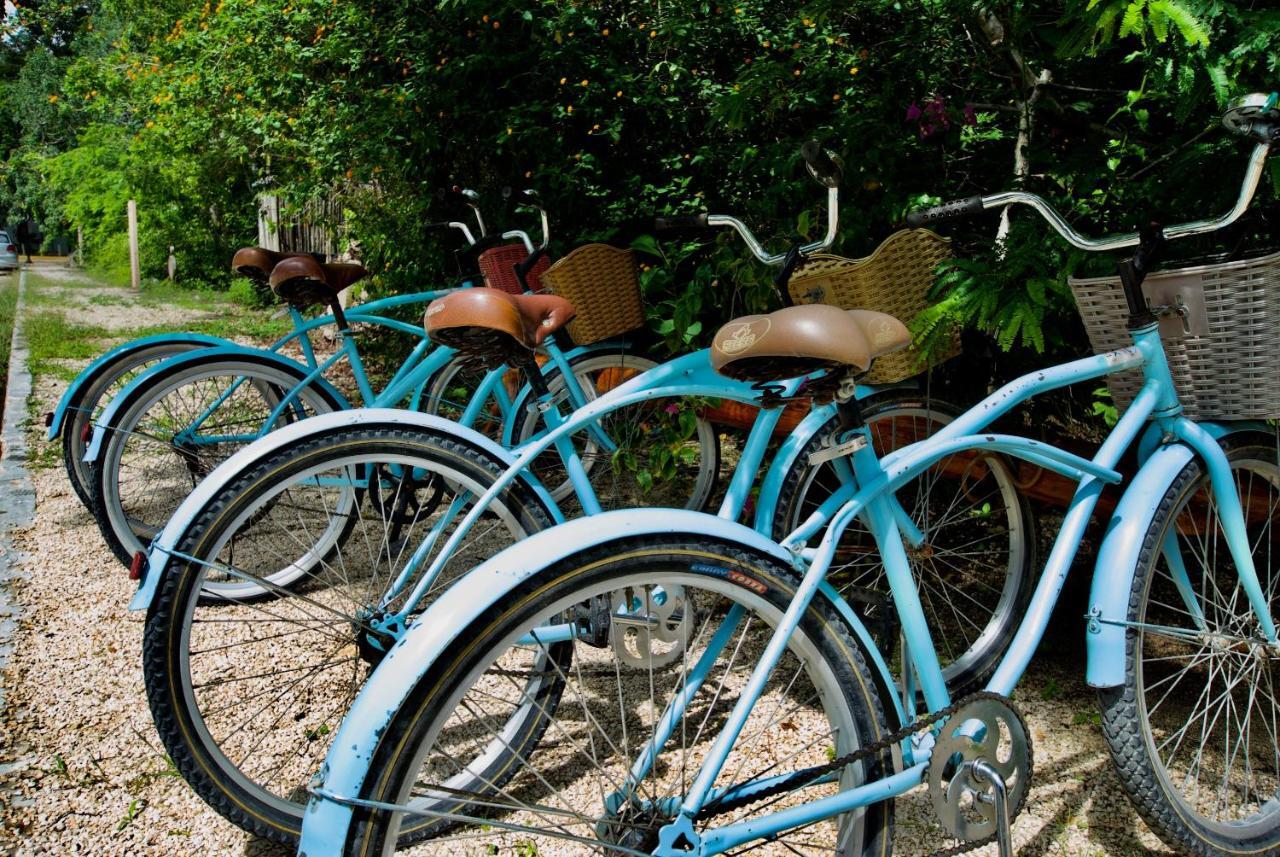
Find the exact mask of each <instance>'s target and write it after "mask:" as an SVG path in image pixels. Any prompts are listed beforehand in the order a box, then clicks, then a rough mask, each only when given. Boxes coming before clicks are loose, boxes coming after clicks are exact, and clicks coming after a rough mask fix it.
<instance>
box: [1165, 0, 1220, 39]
mask: <svg viewBox="0 0 1280 857" xmlns="http://www.w3.org/2000/svg"><path fill="white" fill-rule="evenodd" d="M1160 3H1161V5H1163V6H1164V11H1165V14H1166V15H1168V16H1169V20H1170V21H1173V24H1174V26H1175V27H1177V28H1178V32H1179V33H1181V34H1182V38H1184V39H1185V40H1186V42H1187V44H1188V45H1189V46H1191V47H1197V46H1198V47H1202V48H1207V47H1209V29H1208V28H1207V27H1206V26H1205V25H1204V24H1202V23H1200V19H1199V18H1197V17H1196V16H1195V13H1193V12H1192V11H1191V10H1190V9H1188V8H1187V7H1186V6H1184V5H1183V3H1182V0H1160Z"/></svg>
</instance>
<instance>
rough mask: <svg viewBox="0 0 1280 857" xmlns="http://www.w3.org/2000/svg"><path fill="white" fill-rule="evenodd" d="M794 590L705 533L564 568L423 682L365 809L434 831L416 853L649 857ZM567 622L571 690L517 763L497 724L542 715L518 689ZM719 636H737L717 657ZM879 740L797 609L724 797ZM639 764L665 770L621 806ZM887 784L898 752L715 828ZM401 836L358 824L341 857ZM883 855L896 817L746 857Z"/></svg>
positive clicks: (819, 635)
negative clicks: (644, 756)
mask: <svg viewBox="0 0 1280 857" xmlns="http://www.w3.org/2000/svg"><path fill="white" fill-rule="evenodd" d="M796 585H797V578H796V576H795V573H794V572H793V571H792V570H791V569H790V568H787V567H785V566H784V565H782V564H779V563H777V562H775V561H773V560H769V559H766V558H762V557H760V556H758V555H755V554H748V553H745V552H743V551H741V550H739V549H737V548H735V547H730V546H727V545H723V544H720V543H718V542H715V541H712V540H710V539H707V538H705V537H699V536H694V535H688V536H683V535H673V536H670V537H662V538H652V537H651V538H646V539H633V540H627V541H621V542H614V543H611V544H607V545H603V546H599V547H596V548H593V549H590V550H586V551H583V552H580V553H578V554H576V555H571V556H570V557H568V558H566V559H564V560H562V561H560V562H558V563H556V564H554V565H552V566H549V567H548V568H546V569H545V570H544V571H543V572H542V573H540V574H537V575H534V576H533V577H532V578H530V579H528V580H526V581H525V582H524V583H522V584H521V585H520V586H519V587H518V588H517V589H516V590H514V591H512V592H510V593H507V595H506V596H504V598H503V599H502V601H501V603H500V604H499V605H497V606H496V607H495V609H493V610H491V611H488V612H486V613H485V614H484V615H483V616H482V617H480V618H479V619H477V620H475V621H474V622H473V623H472V624H471V625H470V626H469V627H467V628H466V629H465V630H462V632H461V633H459V634H458V636H457V638H456V639H455V641H454V642H453V643H452V644H451V645H450V646H449V647H448V648H447V649H446V650H445V651H444V652H443V653H442V654H441V655H440V657H439V658H438V659H437V660H436V662H435V663H434V664H433V665H432V668H431V669H428V670H425V671H424V672H423V674H422V678H421V679H420V680H419V682H418V684H417V685H416V686H415V687H414V688H413V689H412V692H411V693H410V695H409V696H408V698H407V700H406V702H405V704H404V705H402V706H401V707H400V708H399V709H398V710H397V711H396V712H395V714H394V715H393V717H392V719H391V721H390V723H389V724H388V725H387V727H386V729H385V730H384V731H383V732H382V735H381V739H380V741H379V744H378V747H377V749H376V750H375V751H374V754H373V756H372V759H371V763H370V768H369V774H368V776H367V777H366V778H365V785H364V790H363V793H362V795H361V797H363V798H367V799H372V800H379V801H390V802H394V803H395V804H396V805H399V806H406V805H408V806H411V807H412V808H413V814H412V815H409V816H407V817H408V818H410V819H412V820H413V821H415V822H416V821H417V820H418V819H421V818H428V819H434V820H435V821H436V826H435V828H434V829H433V830H432V834H433V836H434V838H433V841H432V842H430V843H429V845H424V848H423V851H424V852H425V853H435V854H457V853H463V851H464V850H467V849H477V848H488V849H490V850H489V852H488V853H506V852H507V851H508V850H515V851H517V852H519V851H520V850H521V849H523V850H525V851H526V852H527V853H568V852H566V848H568V851H569V852H572V853H628V854H638V853H649V852H650V851H651V850H652V849H653V848H654V847H655V846H656V845H657V840H656V836H657V829H658V828H659V827H660V826H661V825H662V824H664V823H665V822H666V820H667V819H669V818H670V817H671V814H672V813H673V812H675V811H676V804H678V802H679V799H680V797H681V795H682V794H683V793H684V792H685V791H686V789H687V788H688V786H689V784H690V782H691V780H692V778H693V776H694V775H695V774H696V772H697V768H698V764H699V762H700V761H701V759H702V758H703V756H704V755H705V753H706V752H707V750H708V748H709V747H710V745H711V743H712V742H713V741H714V740H715V737H716V735H717V733H718V731H719V724H720V723H721V721H722V719H723V718H724V717H725V716H726V715H727V713H728V712H729V710H730V709H731V708H732V706H733V704H734V702H735V701H736V699H737V697H738V695H739V693H740V692H741V691H742V690H743V687H744V684H745V682H746V679H747V676H748V675H749V674H750V672H751V670H752V668H753V667H754V665H755V663H756V657H757V656H758V655H759V654H760V652H761V651H762V649H763V647H764V645H765V642H766V641H767V640H768V638H769V636H770V634H771V631H772V627H773V626H774V625H775V624H776V622H777V621H778V619H779V618H780V617H781V615H782V613H783V612H784V611H785V609H786V608H787V606H788V604H789V603H790V602H791V600H792V598H793V596H794V593H795V586H796ZM601 601H603V602H604V604H605V605H607V606H608V607H609V608H610V609H606V610H604V611H603V614H604V615H605V616H607V617H610V618H608V619H607V620H603V621H602V620H600V618H599V617H600V616H601V611H599V610H597V609H596V608H595V606H594V605H596V604H598V603H600V602H601ZM583 605H592V606H590V607H589V608H588V609H586V610H585V614H586V615H588V616H591V617H593V622H591V623H583V622H582V621H581V618H580V617H581V616H582V615H584V609H583ZM730 611H734V613H736V614H738V615H739V616H740V619H739V620H738V622H737V623H736V625H734V624H732V623H731V622H727V620H729V619H730V618H731V614H730ZM566 621H575V624H576V627H577V631H578V634H577V638H576V639H575V640H574V641H573V643H572V645H573V648H574V653H573V658H572V661H571V662H572V666H571V667H570V668H568V669H559V668H557V669H559V671H558V672H557V673H556V675H557V677H558V678H559V679H560V680H561V681H562V682H563V683H564V692H563V695H562V697H561V700H560V704H559V707H558V708H556V709H555V710H554V711H549V714H550V715H551V716H552V718H553V721H552V723H551V724H550V726H549V728H548V729H547V732H546V736H545V738H544V740H543V742H542V744H541V745H540V746H539V747H538V748H537V753H536V754H530V753H527V752H523V751H522V748H520V747H514V746H511V744H510V742H509V741H508V740H507V739H506V737H505V734H504V733H503V732H501V731H499V730H498V729H495V728H494V726H493V723H503V722H505V721H506V720H508V719H509V718H510V716H511V714H510V712H514V711H519V710H521V709H523V708H524V707H527V706H530V705H535V704H536V701H535V700H531V699H530V698H529V697H528V695H527V693H525V692H524V689H523V687H522V685H521V684H520V683H519V682H516V681H513V680H512V678H513V677H515V676H524V675H536V674H539V670H541V669H544V667H543V666H542V665H543V664H546V663H547V662H549V661H550V657H549V652H548V646H547V645H545V644H540V643H539V642H538V635H539V634H540V633H541V634H542V635H543V636H544V637H547V636H549V635H550V634H551V632H552V630H553V629H554V628H555V627H556V626H557V625H561V624H563V623H565V622H566ZM605 622H607V623H608V627H605ZM725 624H729V625H730V627H729V628H726V629H724V634H723V635H722V636H721V638H720V639H718V640H716V641H715V648H714V650H712V648H711V647H712V642H713V639H715V636H714V635H715V634H716V632H717V631H718V630H720V629H721V626H722V625H725ZM725 639H727V642H725ZM704 657H705V658H706V659H707V661H708V662H711V661H714V666H712V668H711V670H710V672H709V673H705V674H704V675H705V676H706V680H705V681H704V682H699V681H698V680H697V679H696V678H694V677H692V671H693V669H694V666H695V664H697V663H698V661H699V660H700V659H703V658H704ZM686 682H688V683H687V684H686ZM685 688H692V690H691V691H689V692H691V693H692V697H691V698H690V701H689V704H688V706H687V708H686V709H685V713H684V716H682V717H680V718H679V722H678V724H677V725H676V726H675V727H673V728H672V729H671V730H670V736H669V738H668V739H667V740H666V741H665V742H664V741H660V740H659V739H658V738H657V737H656V735H655V727H656V725H657V724H658V723H659V722H660V721H661V719H662V717H663V714H664V712H665V711H666V710H667V707H668V703H670V702H672V700H673V698H674V696H675V694H676V693H677V692H680V691H681V690H682V689H685ZM887 731H888V726H887V724H886V718H885V714H884V711H883V709H882V707H881V697H880V691H879V690H878V689H877V685H876V683H875V681H874V680H873V678H872V676H871V675H870V674H869V672H868V670H867V667H866V665H865V662H864V661H863V657H862V653H861V651H860V650H859V647H858V645H857V644H856V643H855V642H854V639H853V637H852V636H851V633H850V631H849V629H848V628H847V627H846V626H845V624H844V623H843V621H842V620H841V619H840V618H839V616H838V614H837V613H836V612H835V611H834V609H832V608H831V607H830V605H829V604H828V603H826V602H825V601H820V602H818V603H815V604H814V605H813V606H812V607H811V608H810V609H809V610H808V611H806V613H805V615H804V617H803V620H802V622H801V624H800V626H799V628H798V629H797V631H796V632H795V634H794V635H793V636H792V638H791V640H790V642H789V644H788V650H787V651H786V652H785V653H784V655H783V657H782V659H781V661H780V662H779V664H778V666H777V668H776V669H775V670H774V671H773V674H772V675H771V677H770V679H769V681H768V684H767V685H766V686H765V688H764V691H763V693H762V694H761V696H760V698H759V700H758V701H757V702H756V704H755V705H754V706H753V708H752V710H751V715H750V718H749V719H748V721H747V723H746V725H745V728H744V729H743V731H742V733H741V736H740V738H739V740H738V741H737V742H736V744H735V746H734V748H733V749H732V751H731V753H730V755H729V757H728V759H727V761H726V764H725V765H724V768H723V771H722V773H721V775H720V776H719V777H718V778H717V781H716V784H715V785H716V787H717V788H719V787H729V786H733V785H740V784H745V783H748V782H751V781H753V780H756V779H758V778H766V777H772V776H775V775H783V774H787V773H789V772H792V771H796V770H801V769H807V768H811V767H813V766H816V765H821V764H823V763H825V762H827V761H829V760H830V759H831V758H833V757H834V755H835V754H843V753H846V752H850V751H853V750H855V749H857V748H859V747H865V746H867V745H869V744H870V743H871V742H873V741H875V740H877V739H878V738H880V737H881V736H883V735H884V734H886V732H887ZM646 747H656V748H657V753H658V757H657V760H656V761H655V763H654V764H653V765H652V766H650V767H649V769H648V772H647V773H646V774H644V775H643V776H641V777H639V778H637V779H635V780H633V783H637V784H636V785H635V786H634V787H633V788H632V789H630V790H626V789H624V788H623V783H624V781H625V780H626V779H627V772H628V771H629V770H631V769H632V764H633V763H634V762H635V760H636V759H637V758H638V756H639V755H640V754H641V753H642V752H643V751H644V749H645V748H646ZM481 761H483V763H484V764H481ZM502 765H506V766H507V767H506V768H503V767H501V766H502ZM511 766H515V767H516V771H515V773H514V775H511V774H510V771H509V768H510V767H511ZM478 770H483V771H484V772H485V775H486V776H487V777H488V781H487V782H486V786H485V787H484V788H482V789H475V788H470V789H469V788H467V787H465V786H462V785H460V783H461V781H463V780H472V779H475V778H476V777H474V774H475V773H476V772H477V771H478ZM891 770H892V760H891V758H890V757H889V755H888V754H887V753H882V754H879V755H876V754H873V755H870V756H869V757H868V758H866V759H865V760H863V761H860V762H858V763H856V764H855V765H852V766H848V767H846V768H844V769H843V772H842V774H841V776H840V777H839V778H838V781H837V780H836V778H829V779H828V780H824V781H822V782H821V783H820V784H815V785H811V786H808V787H807V788H805V789H804V790H803V792H792V793H789V794H784V795H781V796H779V797H777V798H775V799H771V800H768V801H765V802H764V803H763V805H756V804H759V803H760V802H758V801H757V802H756V803H755V804H753V803H751V802H748V804H747V805H746V806H742V807H739V808H736V809H735V808H733V807H731V806H730V805H729V804H728V803H727V801H726V803H725V804H723V807H724V812H723V814H720V815H718V816H716V818H715V820H716V823H717V824H725V823H728V822H730V821H733V820H742V819H748V818H751V817H753V816H756V815H758V814H760V813H762V812H771V811H775V810H778V809H781V808H785V807H788V806H794V805H796V804H798V803H800V802H801V801H802V800H803V799H812V798H818V797H821V796H824V795H829V794H833V793H835V792H836V791H837V790H838V789H843V788H849V787H852V786H854V785H855V784H858V783H861V782H866V781H870V780H874V779H878V778H880V777H881V776H882V775H884V774H886V773H888V772H890V771H891ZM496 772H501V773H502V777H497V776H495V773H496ZM503 778H506V780H505V781H503ZM479 779H482V780H483V779H486V777H480V778H479ZM713 794H721V793H713ZM628 795H629V796H628ZM404 818H406V816H405V815H404V814H402V813H389V812H384V811H366V810H361V809H357V810H356V823H355V824H354V825H353V828H352V835H351V838H350V839H349V841H348V842H347V844H346V850H345V853H347V854H349V855H371V854H389V853H390V852H391V850H392V848H393V847H394V844H395V840H396V832H397V830H398V828H399V826H400V824H401V823H402V820H403V819H404ZM699 824H700V826H701V822H699ZM891 839H892V804H891V802H890V803H888V804H885V803H880V804H875V805H873V806H870V807H867V808H866V809H864V810H860V811H857V812H850V813H847V814H845V815H842V816H838V817H836V818H834V819H829V820H826V821H822V822H816V823H813V824H811V825H809V826H807V827H804V828H802V829H798V830H791V831H784V832H782V833H780V834H779V835H778V837H777V838H776V839H774V840H772V841H771V842H769V843H762V842H758V841H757V842H753V843H748V844H747V845H745V846H743V848H742V849H741V850H748V849H750V848H751V846H757V847H759V846H761V845H764V846H765V847H763V848H760V849H759V853H762V854H782V853H786V854H794V853H805V854H819V853H832V854H841V855H877V857H883V856H884V855H887V854H889V852H890V848H891V844H892V843H891ZM557 840H561V841H557ZM563 840H569V843H570V844H568V845H566V843H565V842H564V841H563ZM797 848H803V851H799V852H798V851H797Z"/></svg>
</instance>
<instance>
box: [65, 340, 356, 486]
mask: <svg viewBox="0 0 1280 857" xmlns="http://www.w3.org/2000/svg"><path fill="white" fill-rule="evenodd" d="M222 357H249V358H252V359H254V360H257V361H259V362H261V363H270V364H274V365H275V366H277V367H279V368H280V369H283V370H284V371H286V372H292V373H294V374H295V375H297V377H298V381H299V383H301V382H302V380H303V379H304V378H306V377H307V376H308V375H310V374H311V373H312V372H314V370H313V369H311V368H309V367H307V366H304V365H302V364H301V363H298V362H296V361H294V360H290V359H289V358H287V357H282V356H280V355H279V354H276V353H274V352H271V351H263V350H261V349H258V348H245V347H244V346H241V345H227V346H223V347H219V348H204V349H201V350H199V351H192V352H190V353H188V354H180V355H178V356H177V357H171V358H169V359H168V360H165V361H163V362H161V363H158V364H156V365H155V366H153V367H152V368H150V369H148V370H147V371H146V372H143V373H142V374H141V375H139V376H138V377H137V378H134V379H133V380H132V381H130V382H129V386H127V387H125V388H124V389H123V390H121V391H120V392H119V393H118V394H117V395H116V397H115V398H114V399H112V400H111V402H110V403H109V404H108V405H107V407H106V408H105V409H104V410H103V411H102V414H101V415H99V417H98V420H97V422H96V423H95V424H94V427H93V440H92V441H90V443H89V448H88V449H87V450H86V451H85V454H84V460H85V461H97V460H98V454H99V453H100V452H101V451H102V443H103V441H104V440H105V438H106V434H107V429H109V428H110V427H111V426H112V425H114V424H115V420H116V414H117V413H118V412H119V410H120V409H121V408H122V407H124V403H125V402H127V401H129V399H130V398H131V397H132V395H133V393H134V392H135V391H136V390H137V389H138V388H140V387H143V386H145V385H147V384H149V383H151V380H152V379H153V378H154V377H155V376H157V375H158V374H160V373H161V372H168V371H170V370H172V369H175V368H177V367H180V366H184V365H186V364H188V363H202V362H204V361H207V360H217V359H219V358H222ZM311 383H312V384H314V385H315V386H316V387H317V388H319V389H320V391H321V392H322V393H323V394H324V395H325V396H326V397H328V398H329V399H330V400H332V401H333V402H334V403H336V404H337V406H338V407H339V409H341V410H348V409H350V408H351V403H350V402H348V401H347V397H346V396H344V395H342V393H340V392H339V391H338V388H337V387H335V386H333V384H331V383H329V381H327V380H326V379H325V378H324V377H323V376H316V377H315V378H314V379H313V380H312V381H311Z"/></svg>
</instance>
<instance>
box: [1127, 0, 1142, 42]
mask: <svg viewBox="0 0 1280 857" xmlns="http://www.w3.org/2000/svg"><path fill="white" fill-rule="evenodd" d="M1146 8H1147V4H1146V0H1133V2H1132V3H1130V4H1129V8H1128V9H1125V10H1124V19H1123V20H1122V21H1121V22H1120V38H1122V39H1123V38H1124V37H1125V36H1137V37H1138V38H1140V39H1142V41H1143V42H1144V43H1145V42H1146V28H1145V27H1144V26H1143V23H1142V12H1143V10H1145V9H1146Z"/></svg>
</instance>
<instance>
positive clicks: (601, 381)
mask: <svg viewBox="0 0 1280 857" xmlns="http://www.w3.org/2000/svg"><path fill="white" fill-rule="evenodd" d="M657 365H658V364H657V363H655V362H654V361H652V360H648V359H646V358H644V357H636V356H635V355H632V354H628V353H626V352H623V351H618V352H612V353H607V354H587V355H581V356H579V357H577V358H575V359H574V360H573V361H571V362H570V367H571V368H572V369H573V374H574V377H575V378H577V380H578V384H579V385H580V386H581V387H582V392H583V394H584V396H585V398H586V400H587V401H588V402H591V401H594V400H595V399H597V398H599V397H600V396H602V395H604V394H605V393H608V392H609V391H610V390H613V389H614V388H616V387H618V386H620V385H622V384H623V383H625V382H627V381H629V380H631V379H632V378H634V377H636V376H637V375H639V374H641V373H642V372H647V371H648V370H650V369H652V368H654V367H655V366H657ZM547 386H548V387H550V389H551V393H552V396H553V401H555V402H556V403H557V404H560V405H562V407H563V409H564V410H565V411H568V410H571V409H572V403H571V401H570V399H569V393H568V390H567V389H566V387H565V382H564V378H563V377H562V376H561V374H560V373H559V372H557V371H552V372H550V373H549V377H548V379H547ZM699 405H700V402H699V401H698V400H695V399H692V398H689V399H679V398H668V399H662V400H656V399H655V400H650V401H646V402H638V403H636V404H632V405H627V406H625V407H622V408H619V409H617V410H614V411H611V412H610V413H608V414H606V415H604V416H602V417H601V418H600V419H599V420H598V421H597V426H598V428H599V431H600V432H602V433H603V434H604V435H605V436H606V437H608V438H609V441H610V442H611V443H612V445H613V447H614V448H613V449H610V448H608V446H607V445H606V444H605V443H604V441H603V440H602V438H601V437H600V436H599V435H598V434H597V433H596V432H595V431H592V430H591V429H589V428H584V429H582V430H579V431H577V432H574V434H573V435H572V441H573V445H574V448H575V449H576V450H577V451H578V456H579V458H581V459H582V466H583V468H584V469H585V470H586V472H587V477H588V479H589V480H590V481H591V485H592V487H593V488H594V489H595V493H596V497H597V499H598V500H599V501H600V505H601V507H602V508H604V509H605V510H610V509H630V508H637V507H641V506H644V507H654V506H658V507H665V508H676V509H680V508H685V509H701V508H702V507H703V506H704V505H705V504H706V503H707V500H708V499H709V498H710V497H711V496H712V494H713V493H714V492H715V487H716V481H717V479H718V477H719V474H720V440H719V437H718V436H717V435H716V431H715V427H714V426H712V424H711V423H710V422H709V421H708V420H706V419H704V418H703V417H702V416H700V414H699V410H700V408H699ZM516 416H517V419H521V415H516ZM544 428H545V427H544V425H543V422H542V418H541V415H540V414H539V413H538V412H536V411H534V412H532V413H530V412H525V413H524V414H523V418H522V419H521V421H520V422H519V423H517V432H516V439H517V442H518V443H524V442H526V441H528V440H529V439H530V438H532V437H534V436H536V435H538V434H540V433H542V432H543V431H544ZM530 470H532V471H533V473H534V474H535V475H536V476H537V477H538V478H539V479H540V480H541V481H542V483H543V484H544V485H546V486H547V490H549V491H550V492H551V496H552V497H554V498H555V500H556V502H557V503H560V504H561V505H562V506H563V507H564V508H565V509H566V512H567V513H569V514H573V513H575V512H577V511H578V510H579V508H580V507H579V504H578V503H577V502H576V501H575V500H574V499H573V497H574V488H573V485H572V483H571V482H569V480H568V476H567V474H566V472H565V466H564V462H563V461H562V460H561V458H560V455H559V454H558V453H557V452H556V451H555V449H554V448H553V449H549V450H547V451H546V452H545V453H543V454H542V455H540V456H538V457H537V458H536V459H534V461H533V463H532V465H531V466H530Z"/></svg>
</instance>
